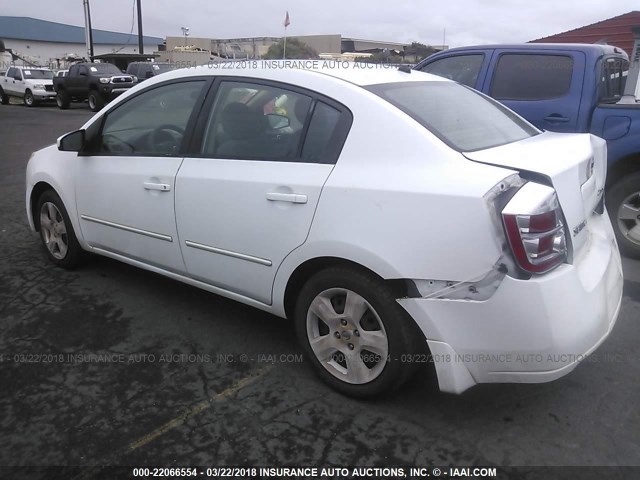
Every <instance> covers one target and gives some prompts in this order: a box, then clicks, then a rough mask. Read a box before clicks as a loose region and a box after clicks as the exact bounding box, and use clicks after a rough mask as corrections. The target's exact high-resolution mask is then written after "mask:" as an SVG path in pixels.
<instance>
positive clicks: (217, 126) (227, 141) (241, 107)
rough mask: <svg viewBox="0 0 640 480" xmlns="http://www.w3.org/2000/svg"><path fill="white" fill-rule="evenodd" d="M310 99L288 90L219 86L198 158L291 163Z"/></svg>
mask: <svg viewBox="0 0 640 480" xmlns="http://www.w3.org/2000/svg"><path fill="white" fill-rule="evenodd" d="M311 103H312V99H311V97H309V96H307V95H302V94H300V93H296V92H293V91H291V90H287V89H283V88H278V87H273V86H268V85H260V84H253V83H244V82H221V83H220V87H219V88H218V92H217V94H216V98H215V101H214V104H213V108H212V110H211V115H210V117H209V120H208V122H207V127H206V131H205V136H204V141H203V145H202V152H201V153H202V154H203V155H204V156H208V157H216V158H235V159H255V160H280V161H294V160H295V159H296V158H297V157H298V152H299V150H300V146H301V142H302V141H303V135H304V126H305V122H306V121H307V115H308V113H309V109H310V107H311Z"/></svg>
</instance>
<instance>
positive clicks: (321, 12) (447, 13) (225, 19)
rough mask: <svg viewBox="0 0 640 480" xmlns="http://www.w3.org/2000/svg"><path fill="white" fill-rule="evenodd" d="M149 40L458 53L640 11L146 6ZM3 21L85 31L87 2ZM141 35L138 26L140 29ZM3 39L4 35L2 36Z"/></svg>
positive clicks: (113, 17)
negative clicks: (413, 45)
mask: <svg viewBox="0 0 640 480" xmlns="http://www.w3.org/2000/svg"><path fill="white" fill-rule="evenodd" d="M133 5H134V3H133V0H91V14H92V23H93V27H94V28H98V29H102V30H113V31H118V32H125V33H128V32H129V31H130V30H131V21H132V12H133V8H132V7H133ZM142 8H143V12H142V16H143V20H144V33H145V35H151V36H158V37H163V38H164V37H166V36H179V35H181V30H180V27H182V26H188V27H189V28H190V30H191V35H192V36H194V37H212V38H233V37H258V36H281V35H283V31H284V29H283V26H282V23H283V21H284V17H285V12H286V11H287V10H288V11H289V16H290V19H291V25H290V26H289V28H288V29H287V34H288V35H310V34H328V33H340V34H342V35H343V36H345V37H355V38H365V39H373V40H387V41H398V42H410V41H413V40H416V41H419V42H422V43H426V44H432V45H440V44H442V38H443V31H444V30H445V29H446V43H447V44H448V45H450V46H452V47H455V46H463V45H472V44H482V43H504V42H525V41H528V40H533V39H536V38H540V37H544V36H547V35H552V34H555V33H559V32H562V31H565V30H570V29H573V28H577V27H581V26H583V25H587V24H590V23H594V22H598V21H600V20H604V19H606V18H610V17H614V16H616V15H620V14H622V13H626V12H629V11H631V10H634V8H635V9H640V3H639V2H638V1H637V0H615V1H606V0H537V1H535V0H450V1H446V0H444V1H443V0H440V1H426V0H357V1H356V0H351V1H349V0H316V1H310V0H226V1H223V0H219V1H211V0H143V2H142ZM0 15H13V16H25V17H35V18H41V19H44V20H50V21H54V22H61V23H69V24H72V25H84V17H83V9H82V0H57V1H55V2H41V1H33V2H25V1H21V2H18V1H16V0H0ZM135 28H137V26H136V27H135ZM0 38H2V32H0Z"/></svg>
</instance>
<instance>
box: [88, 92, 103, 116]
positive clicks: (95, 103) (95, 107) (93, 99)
mask: <svg viewBox="0 0 640 480" xmlns="http://www.w3.org/2000/svg"><path fill="white" fill-rule="evenodd" d="M87 100H88V101H89V109H90V110H91V111H92V112H99V111H100V109H101V108H102V107H103V106H104V99H103V98H102V95H100V93H98V92H97V91H95V90H92V91H91V92H89V98H88V99H87Z"/></svg>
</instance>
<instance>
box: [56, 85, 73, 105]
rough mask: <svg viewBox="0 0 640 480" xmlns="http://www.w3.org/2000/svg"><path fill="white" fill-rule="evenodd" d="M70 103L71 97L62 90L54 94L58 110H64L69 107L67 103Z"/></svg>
mask: <svg viewBox="0 0 640 480" xmlns="http://www.w3.org/2000/svg"><path fill="white" fill-rule="evenodd" d="M70 103H71V99H70V98H69V95H68V94H67V92H65V91H64V90H60V91H59V92H58V93H57V95H56V104H57V105H58V108H59V109H60V110H66V109H67V108H69V104H70Z"/></svg>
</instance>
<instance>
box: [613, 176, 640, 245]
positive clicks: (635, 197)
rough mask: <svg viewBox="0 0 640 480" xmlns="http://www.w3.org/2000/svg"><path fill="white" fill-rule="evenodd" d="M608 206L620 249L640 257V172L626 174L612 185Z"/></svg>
mask: <svg viewBox="0 0 640 480" xmlns="http://www.w3.org/2000/svg"><path fill="white" fill-rule="evenodd" d="M607 206H608V210H609V215H610V216H611V222H612V223H613V229H614V231H615V234H616V239H617V240H618V246H619V247H620V250H621V251H622V253H623V254H624V255H626V256H627V257H631V258H640V172H636V173H632V174H630V175H625V176H624V177H622V179H620V180H618V181H617V182H616V183H615V184H613V186H611V188H610V189H609V192H608V193H607Z"/></svg>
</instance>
